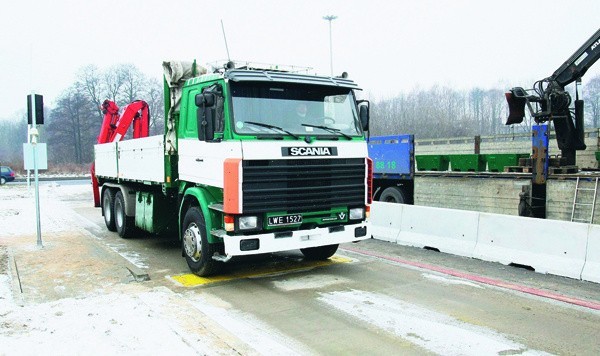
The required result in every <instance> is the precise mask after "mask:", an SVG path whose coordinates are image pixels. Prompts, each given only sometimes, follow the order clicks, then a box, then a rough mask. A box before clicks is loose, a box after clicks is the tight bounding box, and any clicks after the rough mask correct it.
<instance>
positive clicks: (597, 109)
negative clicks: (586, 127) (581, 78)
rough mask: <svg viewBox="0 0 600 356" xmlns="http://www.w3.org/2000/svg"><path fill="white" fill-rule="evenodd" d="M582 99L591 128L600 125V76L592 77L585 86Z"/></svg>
mask: <svg viewBox="0 0 600 356" xmlns="http://www.w3.org/2000/svg"><path fill="white" fill-rule="evenodd" d="M583 99H584V101H585V106H586V111H587V112H586V114H587V115H585V116H587V117H588V122H590V124H591V126H592V127H598V125H599V124H600V75H597V76H595V77H593V78H592V79H591V80H590V81H589V82H588V83H587V84H586V86H585V89H584V95H583Z"/></svg>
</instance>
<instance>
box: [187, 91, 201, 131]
mask: <svg viewBox="0 0 600 356" xmlns="http://www.w3.org/2000/svg"><path fill="white" fill-rule="evenodd" d="M196 94H198V91H196V90H191V91H190V92H189V93H188V106H187V115H186V122H185V135H186V137H194V136H197V132H198V122H197V120H196V110H197V107H196V105H194V102H195V100H196V99H195V98H196Z"/></svg>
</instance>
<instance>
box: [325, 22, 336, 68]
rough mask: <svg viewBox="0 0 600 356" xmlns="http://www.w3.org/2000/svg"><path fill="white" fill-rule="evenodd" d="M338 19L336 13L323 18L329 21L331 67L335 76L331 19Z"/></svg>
mask: <svg viewBox="0 0 600 356" xmlns="http://www.w3.org/2000/svg"><path fill="white" fill-rule="evenodd" d="M335 19H337V16H335V15H327V16H323V20H327V21H329V67H330V69H331V76H332V77H333V43H332V41H331V21H333V20H335Z"/></svg>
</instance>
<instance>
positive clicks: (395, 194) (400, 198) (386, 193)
mask: <svg viewBox="0 0 600 356" xmlns="http://www.w3.org/2000/svg"><path fill="white" fill-rule="evenodd" d="M379 201H383V202H386V203H396V204H404V202H405V201H406V199H405V198H404V193H403V192H402V190H401V189H400V188H398V187H388V188H385V189H384V190H383V192H381V195H380V196H379Z"/></svg>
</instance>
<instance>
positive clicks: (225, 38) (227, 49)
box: [221, 19, 231, 62]
mask: <svg viewBox="0 0 600 356" xmlns="http://www.w3.org/2000/svg"><path fill="white" fill-rule="evenodd" d="M221 30H222V31H223V39H224V40H225V50H226V51H227V60H228V61H229V62H231V57H230V56H229V46H227V36H225V26H223V19H221Z"/></svg>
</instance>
